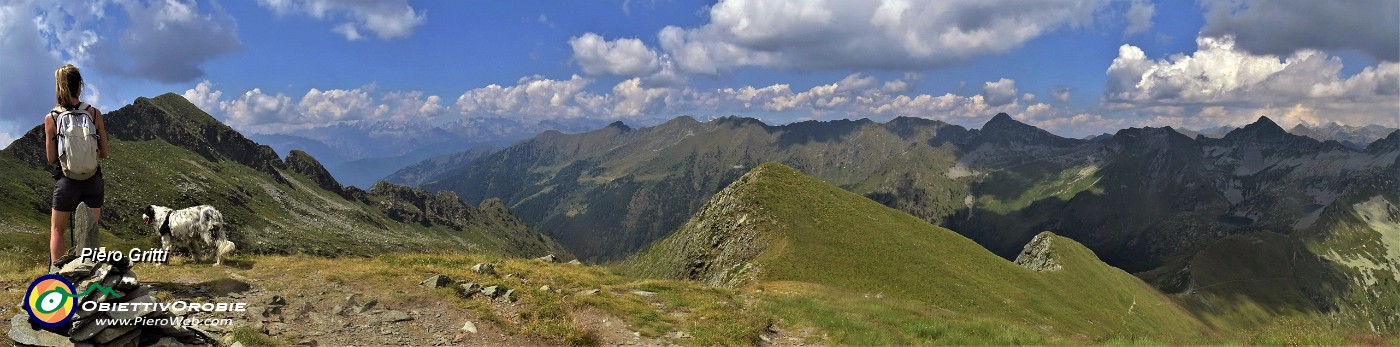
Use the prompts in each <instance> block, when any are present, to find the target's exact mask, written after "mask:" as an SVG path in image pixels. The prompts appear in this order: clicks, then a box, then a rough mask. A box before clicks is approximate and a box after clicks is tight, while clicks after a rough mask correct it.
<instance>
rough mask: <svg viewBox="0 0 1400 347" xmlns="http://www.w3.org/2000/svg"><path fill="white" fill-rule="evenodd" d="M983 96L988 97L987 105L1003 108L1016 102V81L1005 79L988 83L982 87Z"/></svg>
mask: <svg viewBox="0 0 1400 347" xmlns="http://www.w3.org/2000/svg"><path fill="white" fill-rule="evenodd" d="M982 90H983V93H982V95H983V96H985V97H986V100H987V104H988V105H991V106H1001V105H1006V104H1009V103H1011V102H1012V101H1016V81H1015V80H1012V79H1008V78H1003V79H1000V80H997V81H995V82H987V83H986V84H985V85H983V86H982Z"/></svg>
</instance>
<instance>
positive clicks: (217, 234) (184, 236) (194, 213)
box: [141, 205, 235, 265]
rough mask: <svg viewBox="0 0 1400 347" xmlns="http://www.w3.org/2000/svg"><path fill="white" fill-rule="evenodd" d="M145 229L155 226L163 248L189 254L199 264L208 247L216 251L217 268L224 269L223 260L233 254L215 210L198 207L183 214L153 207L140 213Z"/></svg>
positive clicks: (191, 208)
mask: <svg viewBox="0 0 1400 347" xmlns="http://www.w3.org/2000/svg"><path fill="white" fill-rule="evenodd" d="M141 219H142V220H143V221H145V223H146V225H154V226H155V228H156V232H157V233H159V234H160V243H161V247H162V248H165V250H166V251H171V250H173V249H174V247H176V246H180V247H183V248H185V249H187V250H189V252H190V255H191V256H192V257H194V260H195V261H196V262H198V261H200V260H199V259H200V255H201V254H202V253H204V252H205V250H204V247H205V246H208V247H209V248H211V249H213V251H214V265H223V264H224V256H225V255H227V254H229V253H232V252H233V250H234V248H235V247H234V244H233V242H231V241H229V240H228V235H227V234H226V233H225V232H224V229H225V226H226V225H225V224H224V215H223V214H222V213H219V210H216V209H214V207H213V206H209V205H199V206H195V207H190V208H186V209H182V210H173V209H170V208H169V207H165V206H156V205H150V206H146V210H145V211H144V212H142V213H141ZM201 241H202V243H201Z"/></svg>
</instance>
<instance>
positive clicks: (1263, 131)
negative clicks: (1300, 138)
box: [1225, 116, 1289, 139]
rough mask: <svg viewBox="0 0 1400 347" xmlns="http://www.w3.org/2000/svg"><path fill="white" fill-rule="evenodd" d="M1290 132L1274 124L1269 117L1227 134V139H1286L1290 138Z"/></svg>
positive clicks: (1260, 118)
mask: <svg viewBox="0 0 1400 347" xmlns="http://www.w3.org/2000/svg"><path fill="white" fill-rule="evenodd" d="M1288 135H1289V133H1288V131H1287V130H1284V129H1283V127H1281V126H1279V125H1278V123H1274V120H1272V119H1269V117H1268V116H1259V120H1256V121H1254V123H1250V124H1249V125H1245V126H1244V127H1243V128H1239V129H1235V130H1232V131H1230V132H1229V133H1228V134H1225V138H1240V137H1252V138H1256V139H1285V138H1288Z"/></svg>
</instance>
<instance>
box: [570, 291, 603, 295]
mask: <svg viewBox="0 0 1400 347" xmlns="http://www.w3.org/2000/svg"><path fill="white" fill-rule="evenodd" d="M599 292H602V291H601V290H597V289H589V290H584V291H579V292H578V293H574V295H578V296H589V295H598V293H599Z"/></svg>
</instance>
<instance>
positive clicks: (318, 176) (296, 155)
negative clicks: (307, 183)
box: [286, 150, 349, 197]
mask: <svg viewBox="0 0 1400 347" xmlns="http://www.w3.org/2000/svg"><path fill="white" fill-rule="evenodd" d="M286 166H287V169H288V170H292V172H295V173H299V174H302V175H305V176H306V178H308V179H311V182H314V183H316V185H317V186H319V187H321V188H322V189H325V190H329V191H331V192H333V193H336V194H337V195H340V196H345V197H349V196H348V195H347V193H346V192H345V188H344V187H341V186H340V182H336V180H335V177H331V173H330V171H326V167H324V166H321V162H320V161H317V160H316V158H312V157H311V155H310V154H306V152H302V151H300V150H292V151H291V153H288V154H287V161H286Z"/></svg>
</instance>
